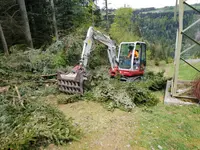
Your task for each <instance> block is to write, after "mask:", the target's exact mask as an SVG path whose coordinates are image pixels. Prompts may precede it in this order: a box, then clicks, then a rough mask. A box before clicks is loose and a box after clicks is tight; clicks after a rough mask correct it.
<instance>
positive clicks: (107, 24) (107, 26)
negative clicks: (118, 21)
mask: <svg viewBox="0 0 200 150" xmlns="http://www.w3.org/2000/svg"><path fill="white" fill-rule="evenodd" d="M105 5H106V30H107V31H108V30H109V22H108V1H107V0H105Z"/></svg>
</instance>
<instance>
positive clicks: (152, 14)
mask: <svg viewBox="0 0 200 150" xmlns="http://www.w3.org/2000/svg"><path fill="white" fill-rule="evenodd" d="M108 4H109V2H108V1H107V0H105V3H104V7H103V8H100V7H99V4H98V1H96V0H43V1H41V0H34V1H33V0H0V39H1V42H0V143H1V146H0V149H2V150H8V149H10V150H26V149H33V150H36V149H38V150H39V149H40V150H41V149H48V150H53V149H59V150H63V149H72V150H76V149H77V150H79V149H89V150H90V149H91V150H92V149H124V148H130V149H160V150H161V149H199V148H200V145H199V142H198V141H199V140H200V129H199V128H198V125H199V122H200V120H199V115H200V109H199V105H194V106H190V107H188V106H180V107H179V106H168V105H167V106H166V105H164V104H163V98H164V91H165V87H166V83H167V80H171V79H172V76H173V69H174V68H173V67H172V66H173V65H172V64H173V59H174V55H175V41H176V32H177V28H178V22H177V20H175V19H174V12H173V10H174V7H172V6H170V7H164V8H159V9H157V8H154V7H151V8H142V9H133V8H130V7H122V8H118V9H110V8H109V5H108ZM199 6H200V5H199V4H196V5H195V7H199ZM198 17H199V16H198V15H197V13H195V12H193V11H192V10H190V9H187V10H186V11H185V18H184V26H188V25H189V24H191V23H192V22H193V21H194V20H195V19H197V18H198ZM91 26H93V28H94V29H95V30H98V31H100V32H101V33H103V34H105V35H108V36H109V37H110V38H111V39H112V41H113V43H114V44H116V47H117V51H118V48H119V46H118V45H119V44H120V43H121V42H133V41H141V42H145V43H146V47H147V54H146V55H145V57H146V60H147V66H146V70H145V71H144V72H145V74H144V75H143V76H142V77H141V78H140V79H141V80H139V81H137V80H136V82H129V81H128V82H122V81H119V80H120V76H116V77H115V78H114V79H113V78H110V76H109V73H108V72H109V69H110V64H109V59H108V53H107V51H106V50H105V49H106V46H105V45H103V44H101V43H100V42H94V46H92V52H91V54H90V57H89V58H90V59H89V61H88V65H87V67H86V69H87V71H88V74H87V75H88V78H87V81H85V82H84V94H82V95H80V94H75V95H69V94H66V93H63V92H61V91H60V90H59V88H58V84H59V83H58V80H57V75H58V73H60V72H61V73H66V72H67V73H69V72H71V71H72V72H73V68H74V66H76V65H77V64H79V61H80V57H81V53H82V50H83V44H84V41H86V40H85V38H86V33H87V30H88V28H89V27H91ZM194 33H196V30H194V31H191V34H194ZM198 50H199V49H198V48H197V49H196V51H195V53H194V56H195V57H197V58H198V57H200V52H199V51H198ZM194 56H192V58H194ZM196 67H199V64H196ZM181 68H185V70H188V71H191V70H190V68H189V67H186V66H184V65H182V64H181ZM181 75H182V74H181ZM181 77H182V78H181V79H185V78H189V79H191V80H192V79H194V78H198V77H199V74H198V73H196V72H195V73H193V70H192V71H191V72H190V73H189V74H188V73H185V72H184V73H183V75H182V76H181ZM194 84H195V85H197V86H198V87H199V82H197V83H194ZM199 88H200V87H199ZM194 95H195V96H196V97H197V98H199V92H198V91H197V92H196V93H194ZM196 103H197V102H196V101H195V104H196ZM193 129H194V130H193ZM169 130H170V132H168V131H169Z"/></svg>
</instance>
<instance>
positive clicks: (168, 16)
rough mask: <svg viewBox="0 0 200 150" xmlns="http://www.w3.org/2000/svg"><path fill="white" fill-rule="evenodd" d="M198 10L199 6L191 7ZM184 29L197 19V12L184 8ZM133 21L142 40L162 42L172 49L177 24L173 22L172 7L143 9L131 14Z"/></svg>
mask: <svg viewBox="0 0 200 150" xmlns="http://www.w3.org/2000/svg"><path fill="white" fill-rule="evenodd" d="M193 6H194V7H195V8H197V9H200V4H195V5H193ZM185 9H186V11H185V15H184V27H186V26H188V25H189V24H191V23H192V22H194V20H196V19H197V17H198V18H199V15H198V14H197V12H195V11H193V10H191V9H189V8H188V7H186V8H185ZM133 14H134V17H133V21H134V22H137V23H138V25H139V27H140V31H141V34H142V36H143V38H144V39H146V40H148V41H149V42H154V43H156V42H162V43H166V44H168V45H171V46H172V47H174V44H175V39H176V31H177V28H178V22H177V21H175V20H174V7H173V6H170V7H164V8H159V9H155V8H153V7H152V8H144V9H138V10H135V11H134V12H133Z"/></svg>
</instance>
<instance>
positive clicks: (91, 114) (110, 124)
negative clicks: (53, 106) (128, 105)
mask: <svg viewBox="0 0 200 150" xmlns="http://www.w3.org/2000/svg"><path fill="white" fill-rule="evenodd" d="M59 109H60V110H61V111H63V112H64V114H65V115H66V116H67V117H72V118H74V124H75V125H77V126H78V127H80V128H81V130H82V132H83V137H82V139H81V140H80V141H79V142H78V141H76V142H71V143H70V144H69V145H67V146H63V147H60V148H59V149H60V150H65V149H67V150H126V149H137V150H138V149H142V148H139V147H132V145H133V142H134V138H135V134H134V133H135V129H136V128H137V122H135V117H134V113H137V112H131V113H129V112H124V111H121V110H119V109H116V110H115V111H114V112H109V111H107V110H106V109H105V108H103V106H102V105H101V104H99V103H94V102H85V101H82V102H77V103H73V104H67V105H60V106H59ZM135 142H136V141H135ZM56 149H57V148H56Z"/></svg>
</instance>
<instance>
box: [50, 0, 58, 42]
mask: <svg viewBox="0 0 200 150" xmlns="http://www.w3.org/2000/svg"><path fill="white" fill-rule="evenodd" d="M51 8H52V13H53V26H54V32H55V36H56V40H57V41H58V38H59V37H58V28H57V21H56V12H55V7H54V1H53V0H51Z"/></svg>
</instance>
